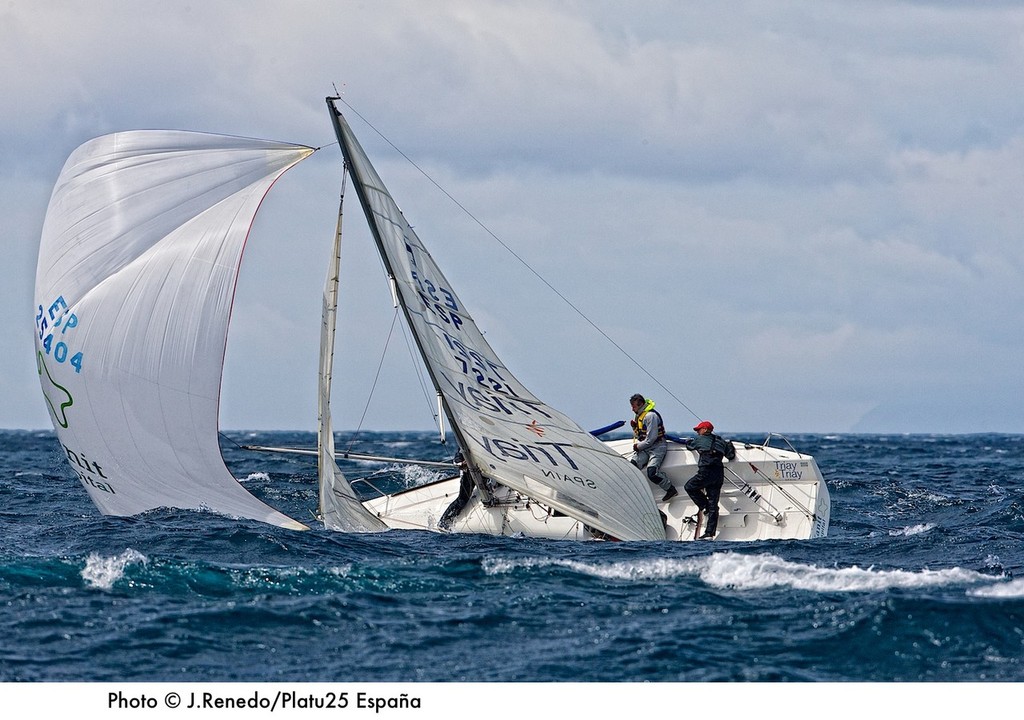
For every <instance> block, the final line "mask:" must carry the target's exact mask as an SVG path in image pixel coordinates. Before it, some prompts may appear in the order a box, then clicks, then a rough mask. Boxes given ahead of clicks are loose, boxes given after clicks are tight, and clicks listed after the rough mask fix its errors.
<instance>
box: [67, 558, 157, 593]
mask: <svg viewBox="0 0 1024 720" xmlns="http://www.w3.org/2000/svg"><path fill="white" fill-rule="evenodd" d="M146 562H147V558H146V556H145V555H143V554H142V553H140V552H138V551H137V550H132V549H131V548H128V549H127V550H125V551H124V552H123V553H121V554H120V555H115V556H113V557H104V556H102V555H100V554H98V553H90V555H89V557H87V558H86V559H85V568H83V569H82V579H83V580H85V583H86V585H89V586H90V587H94V588H97V589H99V590H109V589H110V588H112V587H113V586H114V583H116V582H117V581H118V580H120V579H121V578H122V577H124V571H125V568H127V567H128V566H129V565H132V564H140V563H141V564H143V565H145V564H146Z"/></svg>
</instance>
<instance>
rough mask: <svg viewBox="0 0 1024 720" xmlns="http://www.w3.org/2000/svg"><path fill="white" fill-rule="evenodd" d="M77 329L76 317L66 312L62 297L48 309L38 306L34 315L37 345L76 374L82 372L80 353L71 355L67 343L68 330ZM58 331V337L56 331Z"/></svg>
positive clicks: (66, 308) (66, 307)
mask: <svg viewBox="0 0 1024 720" xmlns="http://www.w3.org/2000/svg"><path fill="white" fill-rule="evenodd" d="M76 327H78V316H77V315H75V314H74V313H73V312H69V311H68V304H67V302H66V301H65V300H64V296H63V295H60V296H58V297H57V299H56V300H54V301H53V302H52V303H50V306H49V308H44V307H43V306H42V305H40V306H39V312H38V313H37V314H36V332H38V333H39V343H40V345H42V348H43V350H44V351H45V352H46V354H47V355H50V356H52V357H53V359H54V360H56V361H57V362H59V363H63V362H67V363H68V364H69V365H71V367H73V368H74V369H75V372H76V373H80V372H82V353H81V352H76V353H72V351H71V350H70V349H69V346H68V343H67V340H68V338H67V336H66V333H67V331H68V330H71V329H73V328H76ZM58 330H59V331H60V333H59V335H58V334H57V331H58Z"/></svg>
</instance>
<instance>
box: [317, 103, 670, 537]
mask: <svg viewBox="0 0 1024 720" xmlns="http://www.w3.org/2000/svg"><path fill="white" fill-rule="evenodd" d="M328 107H329V109H330V111H331V117H332V120H333V122H334V127H335V131H336V133H337V136H338V140H339V142H340V145H341V148H342V152H343V153H344V156H345V159H346V162H347V163H348V165H349V168H350V172H351V175H352V178H353V182H354V185H355V188H356V191H357V195H358V197H359V200H360V204H361V205H362V206H363V210H364V213H365V215H366V219H367V222H368V224H369V225H370V228H371V231H372V234H373V236H374V239H375V241H376V244H377V248H378V251H379V253H380V255H381V259H382V260H383V262H384V264H385V268H386V271H387V273H388V275H390V276H392V277H393V278H394V286H395V288H396V290H397V293H398V297H399V301H400V304H401V306H402V309H403V312H404V315H405V318H406V320H407V322H408V324H409V327H410V328H411V330H412V333H413V337H414V338H415V341H416V345H417V347H418V349H419V351H420V354H421V356H422V358H423V361H424V364H425V366H426V368H427V372H428V374H429V376H430V377H431V380H432V382H433V383H434V386H435V388H436V389H437V391H438V392H439V393H440V394H441V396H442V398H443V401H444V402H443V406H444V409H445V414H447V415H448V419H449V422H450V424H451V425H452V428H453V432H454V433H455V434H456V436H457V438H458V440H459V445H460V447H461V448H462V450H463V451H464V452H465V453H467V455H468V458H467V459H468V460H469V462H470V463H471V465H473V466H474V467H475V468H476V469H477V470H479V472H480V473H481V474H483V475H485V476H487V477H489V478H491V479H492V480H494V481H495V482H498V483H500V484H503V485H506V486H508V487H511V488H513V489H515V490H517V491H519V492H522V493H524V494H526V495H528V496H530V497H533V498H535V499H537V500H538V501H541V502H544V503H546V504H548V505H550V506H551V507H552V508H554V509H555V510H559V511H561V512H564V513H565V514H567V515H570V516H571V517H574V518H577V519H578V520H580V521H581V522H584V523H586V524H587V525H589V526H591V527H593V528H594V529H597V530H600V531H602V532H604V533H607V534H608V535H611V536H613V537H616V538H619V539H622V540H660V539H664V538H665V530H664V526H663V524H662V521H661V517H660V515H659V513H658V510H657V507H656V506H655V504H654V499H653V496H652V493H651V490H650V486H649V484H648V482H647V479H646V477H645V476H644V475H643V473H641V472H640V471H639V470H638V469H637V468H636V467H634V466H633V465H631V464H630V463H629V462H628V461H627V460H626V459H624V458H623V457H621V456H620V455H618V454H615V453H612V452H610V451H609V450H608V449H607V448H606V447H605V446H604V445H603V444H601V443H600V442H599V441H597V440H596V439H594V438H593V436H591V435H590V433H588V432H587V431H585V430H583V429H582V428H580V427H579V425H577V424H576V423H575V422H574V421H572V420H571V419H569V418H568V417H567V416H565V415H563V414H562V413H561V412H559V411H557V410H555V409H554V408H552V407H551V406H549V405H547V404H545V403H544V402H542V401H541V400H539V399H538V398H536V397H535V396H534V395H533V394H532V393H531V392H530V391H529V390H528V389H527V388H526V387H525V386H524V385H523V384H522V383H521V382H520V381H519V380H518V379H517V378H516V377H515V376H514V375H513V374H512V373H511V372H510V371H509V370H508V368H507V367H505V365H504V363H502V362H501V361H500V360H499V359H498V357H497V355H496V353H495V352H494V350H493V349H492V348H491V347H490V344H489V343H488V342H487V341H486V340H485V338H484V336H483V333H482V332H481V331H480V329H479V328H478V327H477V325H476V322H475V321H474V320H473V318H472V316H471V314H470V313H469V311H468V310H467V309H466V307H465V305H464V304H463V303H462V301H461V300H460V299H459V297H458V295H457V294H456V292H455V290H454V289H453V288H452V285H451V284H450V282H449V281H448V280H447V278H446V277H445V275H444V274H443V273H442V272H441V269H440V268H439V267H438V266H437V264H436V262H435V261H434V259H433V257H432V256H431V255H430V253H429V252H428V251H427V249H426V247H425V246H424V245H423V243H422V241H421V240H420V238H419V237H418V236H417V235H416V233H415V232H414V231H413V229H412V228H411V227H410V225H409V223H408V222H407V221H406V219H405V217H404V215H403V213H402V212H401V210H400V209H399V208H398V205H397V204H396V203H395V201H394V199H393V198H392V197H391V195H390V194H389V193H388V191H387V189H386V187H385V185H384V183H383V181H382V180H381V179H380V177H379V175H377V172H376V170H375V169H374V167H373V165H372V164H371V163H370V160H369V158H368V157H367V156H366V154H365V152H364V151H363V149H362V147H361V146H360V145H359V142H358V140H357V139H356V138H355V135H354V134H353V133H352V130H351V128H350V127H349V125H348V123H347V121H346V120H345V118H344V116H343V115H342V114H341V113H340V111H338V109H337V107H336V105H335V104H334V101H333V99H330V98H328Z"/></svg>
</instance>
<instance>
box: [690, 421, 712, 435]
mask: <svg viewBox="0 0 1024 720" xmlns="http://www.w3.org/2000/svg"><path fill="white" fill-rule="evenodd" d="M693 429H694V430H696V431H700V430H705V429H706V430H711V431H712V432H714V429H715V426H714V425H712V424H711V423H709V422H708V421H707V420H701V421H700V422H699V423H697V425H696V426H695V427H694V428H693Z"/></svg>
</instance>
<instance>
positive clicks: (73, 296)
mask: <svg viewBox="0 0 1024 720" xmlns="http://www.w3.org/2000/svg"><path fill="white" fill-rule="evenodd" d="M312 152H313V149H312V148H310V147H306V146H302V145H292V144H286V143H277V142H270V141H264V140H253V139H246V138H236V137H227V136H220V135H208V134H202V133H191V132H178V131H134V132H124V133H117V134H113V135H107V136H104V137H101V138H97V139H95V140H92V141H90V142H88V143H86V144H84V145H82V146H81V147H80V148H78V149H77V150H76V151H75V152H74V153H73V154H72V155H71V157H70V158H69V159H68V161H67V163H66V164H65V166H64V169H63V171H62V172H61V174H60V177H59V179H58V181H57V184H56V186H55V188H54V191H53V195H52V197H51V199H50V205H49V208H48V210H47V214H46V220H45V222H44V225H43V231H42V239H41V243H40V249H39V261H38V266H37V270H36V285H35V305H36V308H37V310H36V352H37V361H38V369H39V377H40V382H41V383H42V386H43V394H44V396H45V398H46V402H47V404H48V405H49V409H50V415H51V419H52V421H53V426H54V429H55V431H56V433H57V437H58V439H59V441H60V443H61V445H62V446H63V449H64V452H65V453H66V455H67V458H68V461H69V462H70V464H71V467H72V468H73V469H74V470H75V472H76V473H77V474H78V477H79V479H80V480H81V482H82V484H83V485H84V486H85V488H86V490H87V491H88V493H89V496H90V497H91V498H92V500H93V502H94V503H95V504H96V505H97V507H98V508H99V509H100V511H101V512H103V513H104V514H108V515H134V514H136V513H140V512H143V511H146V510H149V509H152V508H157V507H174V508H187V509H205V510H210V511H213V512H217V513H221V514H224V515H228V516H232V517H243V518H251V519H255V520H260V521H263V522H267V523H271V524H274V525H279V526H281V527H288V528H295V529H304V528H305V525H303V524H301V523H299V522H297V521H295V520H293V519H291V518H289V517H287V516H286V515H283V514H281V513H280V512H278V511H276V510H274V509H273V508H271V507H269V506H268V505H266V504H264V503H263V502H261V501H260V500H258V499H257V498H255V497H254V496H253V495H251V494H250V493H249V492H248V491H246V490H245V489H244V488H243V487H242V486H241V485H240V484H239V483H238V481H237V480H236V479H235V478H234V477H233V476H232V475H231V473H230V471H229V470H228V469H227V467H226V466H225V465H224V461H223V459H222V457H221V453H220V446H219V442H218V432H217V419H218V417H217V416H218V410H219V407H218V406H219V398H220V386H221V372H222V369H223V364H224V353H225V346H226V341H227V329H228V320H229V317H230V314H231V303H232V300H233V297H234V289H235V281H236V278H237V275H238V268H239V263H240V261H241V256H242V250H243V248H244V245H245V240H246V237H247V235H248V232H249V229H250V227H251V225H252V222H253V218H254V216H255V214H256V211H257V209H258V208H259V206H260V203H261V202H262V200H263V197H264V196H265V194H266V193H267V191H268V190H269V189H270V187H271V185H272V184H273V183H274V182H275V181H276V180H277V178H279V177H280V176H281V175H282V174H283V173H284V172H285V171H286V170H288V169H289V168H290V167H292V166H293V165H295V164H296V163H297V162H299V161H300V160H302V159H303V158H305V157H307V156H308V155H310V154H311V153H312Z"/></svg>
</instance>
